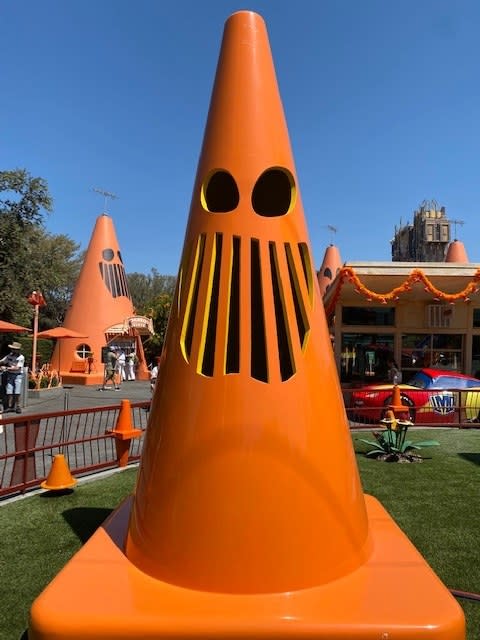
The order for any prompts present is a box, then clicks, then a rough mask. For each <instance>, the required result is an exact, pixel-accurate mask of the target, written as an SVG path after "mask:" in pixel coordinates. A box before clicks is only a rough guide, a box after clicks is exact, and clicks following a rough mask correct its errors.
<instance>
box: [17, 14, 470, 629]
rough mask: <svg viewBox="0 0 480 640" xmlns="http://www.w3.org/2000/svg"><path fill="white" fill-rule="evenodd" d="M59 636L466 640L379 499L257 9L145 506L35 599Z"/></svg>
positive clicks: (217, 99) (244, 44) (230, 58)
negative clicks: (333, 334) (338, 363)
mask: <svg viewBox="0 0 480 640" xmlns="http://www.w3.org/2000/svg"><path fill="white" fill-rule="evenodd" d="M426 594H428V597H427V595H426ZM379 602H381V603H382V604H381V606H379V605H378V603H379ZM399 603H401V605H399ZM49 629H51V630H52V629H53V630H54V632H53V634H52V637H55V638H69V639H76V640H79V639H80V638H82V640H86V639H90V638H102V637H111V638H113V637H115V638H117V639H120V640H122V639H126V638H148V639H153V638H170V637H175V638H185V639H186V638H189V639H192V638H206V637H212V638H236V639H239V638H277V637H281V638H284V639H285V638H299V637H307V636H308V637H309V638H329V639H333V640H336V639H340V638H344V639H346V638H348V639H352V638H362V639H363V640H365V639H366V638H372V639H373V638H382V637H383V638H389V637H390V635H391V637H392V638H393V637H395V638H397V639H407V638H409V639H413V638H416V639H419V638H422V637H425V638H427V637H428V638H437V639H442V640H446V639H447V638H449V639H450V640H459V639H460V638H463V637H464V624H463V615H462V612H461V610H460V608H459V606H458V605H457V603H456V602H455V600H454V599H453V598H452V597H451V596H450V594H449V593H448V591H447V590H446V589H445V587H444V586H443V585H442V583H441V582H440V581H439V580H438V578H437V577H436V576H435V575H434V574H433V572H432V571H431V569H430V568H429V567H428V566H427V565H426V563H425V562H424V560H423V559H422V557H421V556H420V554H419V553H418V552H417V551H416V550H415V549H414V547H413V546H412V545H411V543H410V542H409V541H408V539H407V538H406V537H405V535H404V534H403V533H402V532H401V531H400V530H399V529H398V527H396V525H395V524H394V522H393V520H392V519H391V518H390V517H389V516H388V514H387V513H386V512H385V510H384V509H383V508H382V507H381V505H380V504H379V503H378V502H377V501H376V500H374V499H373V498H371V497H368V496H366V497H365V496H364V494H363V492H362V487H361V484H360V480H359V474H358V471H357V466H356V462H355V455H354V452H353V448H352V443H351V438H350V433H349V428H348V422H347V418H346V414H345V410H344V406H343V400H342V394H341V389H340V385H339V381H338V377H337V373H336V369H335V364H334V360H333V354H332V349H331V347H330V339H329V334H328V329H327V325H326V321H325V316H324V311H323V307H322V303H321V299H320V294H319V288H318V282H317V279H316V274H315V271H314V268H313V265H312V260H311V250H310V244H309V239H308V234H307V230H306V225H305V219H304V214H303V210H302V203H301V199H300V193H299V189H298V180H297V175H296V172H295V167H294V162H293V157H292V152H291V149H290V143H289V138H288V132H287V127H286V124H285V119H284V114H283V109H282V104H281V100H280V97H279V93H278V88H277V82H276V78H275V73H274V68H273V63H272V58H271V53H270V48H269V43H268V37H267V32H266V28H265V24H264V22H263V20H262V18H261V17H260V16H258V15H257V14H255V13H252V12H247V11H243V12H239V13H236V14H234V15H233V16H231V17H230V18H229V20H228V21H227V23H226V26H225V32H224V38H223V43H222V49H221V54H220V60H219V64H218V69H217V75H216V81H215V85H214V89H213V95H212V101H211V106H210V112H209V118H208V123H207V127H206V132H205V138H204V144H203V149H202V153H201V156H200V161H199V166H198V173H197V178H196V182H195V186H194V191H193V198H192V204H191V210H190V218H189V221H188V226H187V231H186V237H185V246H184V251H183V256H182V259H181V266H180V272H179V277H178V282H177V291H176V298H175V301H174V305H173V307H172V313H171V315H170V322H169V327H168V332H167V339H166V346H165V349H164V352H163V357H162V363H161V366H160V372H159V377H158V380H157V385H156V390H155V395H154V399H153V404H152V410H151V415H150V420H149V424H148V428H147V435H146V441H145V443H144V450H143V456H142V461H141V466H140V470H139V477H138V481H137V487H136V490H135V495H134V497H133V498H132V499H130V500H128V501H127V502H125V503H124V504H123V505H122V506H121V507H120V508H119V509H118V510H117V512H116V513H115V514H114V515H113V517H112V518H111V519H110V520H109V521H108V522H107V523H106V524H105V525H104V526H103V527H102V528H100V529H99V530H98V531H97V532H96V533H95V535H94V536H93V537H92V538H91V539H90V540H89V541H88V543H87V544H86V545H85V546H84V548H83V549H82V550H81V551H80V552H79V553H78V554H77V556H75V557H74V559H73V560H72V561H71V562H70V563H69V565H67V567H66V568H65V569H64V571H63V572H62V573H61V574H59V576H57V578H56V580H55V581H54V582H53V583H52V584H51V585H50V586H49V587H48V588H47V590H46V591H45V592H44V593H43V594H42V595H41V596H40V597H39V598H38V599H37V601H36V602H35V603H34V605H33V608H32V613H31V625H30V631H29V637H31V639H32V640H44V639H46V638H48V637H49V635H48V633H49V631H48V630H49Z"/></svg>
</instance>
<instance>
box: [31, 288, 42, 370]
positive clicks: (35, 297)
mask: <svg viewBox="0 0 480 640" xmlns="http://www.w3.org/2000/svg"><path fill="white" fill-rule="evenodd" d="M27 301H28V302H29V303H30V304H31V305H33V345H32V374H33V375H35V373H36V372H37V334H38V312H39V309H40V307H44V306H45V305H46V302H45V298H44V297H43V295H42V293H41V291H32V293H31V294H30V295H29V296H28V298H27Z"/></svg>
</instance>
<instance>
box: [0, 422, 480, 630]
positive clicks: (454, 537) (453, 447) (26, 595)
mask: <svg viewBox="0 0 480 640" xmlns="http://www.w3.org/2000/svg"><path fill="white" fill-rule="evenodd" d="M361 437H368V434H367V436H365V434H360V433H357V432H354V433H353V434H352V439H353V443H354V447H355V450H356V452H357V461H358V465H359V469H360V474H361V478H362V483H363V487H364V490H365V492H366V493H370V494H372V495H375V496H376V497H377V498H379V500H380V501H381V502H382V503H383V504H384V506H385V507H386V508H387V509H388V511H389V512H390V513H391V515H392V516H393V517H394V518H395V520H396V521H397V522H398V524H399V525H400V527H401V528H402V529H403V530H404V531H405V532H406V533H407V535H408V536H409V538H410V539H411V540H412V542H413V543H414V544H415V545H416V546H417V548H418V549H419V550H420V551H421V552H422V554H423V555H424V557H425V558H426V559H427V561H428V562H429V563H430V565H431V566H432V567H433V569H434V570H435V571H436V573H437V574H438V575H439V576H440V578H441V579H442V580H443V582H444V583H445V584H446V585H447V586H448V587H449V588H451V589H456V590H461V591H470V592H480V550H479V549H480V544H479V529H480V515H479V513H480V509H479V507H480V431H479V430H465V431H459V430H453V429H452V430H435V431H433V430H418V431H417V430H413V431H412V434H411V436H410V435H409V438H411V439H413V440H414V441H419V440H424V439H427V438H432V437H434V438H435V439H436V440H438V441H439V442H440V446H438V447H431V448H428V449H425V450H424V451H423V456H424V458H425V460H424V462H423V463H414V464H396V463H386V462H379V461H376V460H374V459H370V458H367V457H366V456H365V455H364V453H365V452H366V451H367V450H368V447H367V446H366V445H364V444H362V443H360V442H359V438H361ZM135 476H136V469H127V470H125V471H122V472H121V473H115V474H113V475H111V476H108V477H106V478H101V479H96V480H94V481H91V482H86V483H81V484H79V485H78V486H77V487H76V488H75V490H74V491H72V492H71V493H66V494H63V495H55V496H52V495H51V494H48V493H40V494H35V495H33V496H30V497H28V498H25V499H22V500H18V501H15V502H9V503H4V504H3V505H2V506H1V508H0V535H1V543H0V574H1V576H2V579H1V580H0V596H1V600H0V602H1V605H0V639H1V640H20V638H22V634H24V632H25V630H26V628H27V620H28V611H29V608H30V605H31V603H32V601H33V600H34V599H35V597H36V596H37V595H38V594H39V593H40V592H41V591H42V589H43V588H44V587H45V586H46V585H47V584H48V583H49V582H50V580H51V579H52V578H53V577H54V576H55V575H56V574H57V573H58V571H59V570H60V569H61V568H62V567H63V566H64V564H65V563H66V561H67V560H68V559H69V558H70V557H71V556H72V554H73V553H75V551H76V550H77V549H78V548H79V547H80V546H81V545H82V544H83V543H84V542H85V541H86V540H87V539H88V538H89V536H90V535H91V534H92V533H93V531H94V530H95V529H96V528H97V527H98V526H99V525H100V524H101V523H102V522H103V520H104V519H105V518H106V517H107V515H108V514H109V513H110V512H111V511H112V510H113V509H114V508H115V507H116V506H117V505H118V504H119V503H120V502H121V500H122V498H123V497H124V496H126V495H128V494H129V493H130V492H131V491H132V490H133V487H134V483H135ZM0 504H1V503H0ZM426 597H428V596H427V595H426ZM460 604H461V606H462V608H463V609H464V611H465V615H466V619H467V638H468V640H480V602H472V601H469V600H464V599H461V600H460ZM375 606H380V604H379V603H375ZM24 637H26V636H24Z"/></svg>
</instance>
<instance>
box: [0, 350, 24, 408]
mask: <svg viewBox="0 0 480 640" xmlns="http://www.w3.org/2000/svg"><path fill="white" fill-rule="evenodd" d="M8 348H9V349H10V353H9V354H8V355H6V356H5V357H4V358H2V359H1V360H0V366H1V367H2V370H3V371H4V372H5V375H6V378H7V380H6V385H5V393H6V396H7V408H6V410H5V413H9V412H11V411H16V412H17V413H22V410H21V408H20V393H21V392H22V381H23V367H24V366H25V356H24V355H23V354H22V353H21V348H22V345H21V344H20V343H19V342H12V344H9V345H8Z"/></svg>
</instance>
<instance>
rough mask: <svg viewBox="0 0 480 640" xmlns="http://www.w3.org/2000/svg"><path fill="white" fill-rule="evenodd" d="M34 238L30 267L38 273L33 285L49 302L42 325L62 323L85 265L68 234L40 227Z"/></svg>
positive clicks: (42, 314)
mask: <svg viewBox="0 0 480 640" xmlns="http://www.w3.org/2000/svg"><path fill="white" fill-rule="evenodd" d="M35 236H36V237H35V238H34V240H33V246H34V247H35V249H34V251H32V252H31V263H30V268H31V271H32V274H36V280H35V281H31V283H30V285H31V287H30V288H31V289H32V290H33V289H37V290H38V289H39V290H40V291H41V292H42V293H43V295H44V297H45V300H46V302H47V304H46V306H45V307H43V308H42V313H41V318H40V327H41V328H42V329H49V328H51V327H55V326H57V325H59V324H62V322H63V320H64V318H65V313H66V311H67V308H68V305H69V304H70V300H71V297H72V293H73V289H74V287H75V283H76V282H77V280H78V276H79V273H80V268H81V266H82V262H83V259H82V255H83V254H79V247H80V245H78V244H77V243H76V242H74V241H73V240H72V239H71V238H69V237H68V236H65V235H53V234H50V233H47V232H46V231H43V229H37V230H36V232H35Z"/></svg>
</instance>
